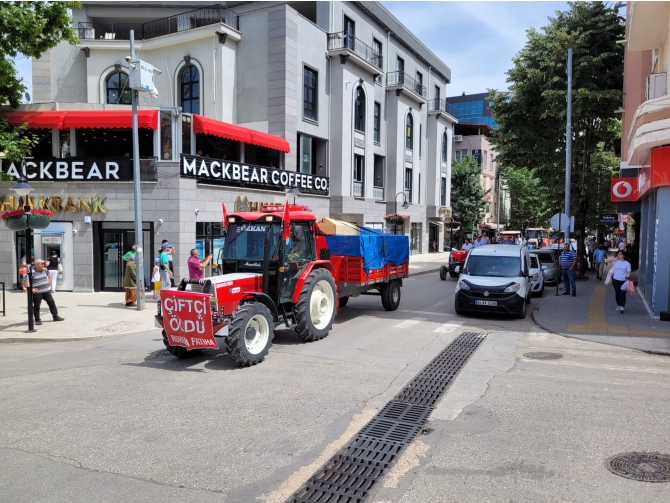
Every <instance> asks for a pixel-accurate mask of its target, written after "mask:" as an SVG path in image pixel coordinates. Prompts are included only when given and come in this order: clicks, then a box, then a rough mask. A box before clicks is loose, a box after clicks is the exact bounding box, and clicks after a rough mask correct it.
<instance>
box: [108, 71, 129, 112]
mask: <svg viewBox="0 0 670 503" xmlns="http://www.w3.org/2000/svg"><path fill="white" fill-rule="evenodd" d="M131 93H132V91H131V90H130V85H129V82H128V75H126V74H125V73H123V72H115V73H112V74H111V75H110V76H109V78H108V79H107V103H110V104H114V105H117V104H120V105H130V104H132V99H133V97H132V94H131Z"/></svg>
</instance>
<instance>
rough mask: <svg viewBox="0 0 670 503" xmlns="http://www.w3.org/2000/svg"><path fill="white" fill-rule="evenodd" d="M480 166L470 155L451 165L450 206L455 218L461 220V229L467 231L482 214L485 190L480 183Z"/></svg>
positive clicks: (473, 227)
mask: <svg viewBox="0 0 670 503" xmlns="http://www.w3.org/2000/svg"><path fill="white" fill-rule="evenodd" d="M481 172H482V168H481V166H480V165H479V163H478V162H477V160H476V159H475V158H474V157H472V156H470V155H469V156H467V157H466V158H465V159H462V160H461V161H455V160H454V161H453V162H452V165H451V207H452V214H453V217H454V219H455V220H458V221H459V222H461V229H463V232H464V233H469V232H471V231H472V230H473V229H475V227H476V225H477V224H478V223H479V222H480V220H481V219H482V217H483V216H484V206H485V205H486V201H484V196H485V195H486V193H487V191H485V190H484V189H483V188H482V186H481V183H480V181H479V180H480V175H481Z"/></svg>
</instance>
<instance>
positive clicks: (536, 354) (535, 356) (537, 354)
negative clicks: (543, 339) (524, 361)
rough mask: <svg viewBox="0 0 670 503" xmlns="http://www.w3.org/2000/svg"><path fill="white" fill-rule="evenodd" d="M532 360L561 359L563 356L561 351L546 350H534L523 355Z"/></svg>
mask: <svg viewBox="0 0 670 503" xmlns="http://www.w3.org/2000/svg"><path fill="white" fill-rule="evenodd" d="M523 356H524V357H526V358H530V359H531V360H560V359H561V358H563V355H562V354H561V353H546V352H544V351H533V352H532V353H524V355H523Z"/></svg>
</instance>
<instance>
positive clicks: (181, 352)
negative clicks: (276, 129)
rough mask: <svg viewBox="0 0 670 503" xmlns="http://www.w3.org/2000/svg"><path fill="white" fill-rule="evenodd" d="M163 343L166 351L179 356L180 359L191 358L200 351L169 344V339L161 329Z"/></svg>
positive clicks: (200, 351) (200, 350)
mask: <svg viewBox="0 0 670 503" xmlns="http://www.w3.org/2000/svg"><path fill="white" fill-rule="evenodd" d="M163 344H165V347H166V348H167V350H168V352H169V353H170V354H172V355H174V356H176V357H177V358H180V359H182V360H185V359H186V358H192V357H194V356H198V355H199V354H200V353H202V349H191V350H188V349H186V348H183V347H181V346H173V345H171V344H170V341H169V340H168V337H167V334H166V333H165V330H163Z"/></svg>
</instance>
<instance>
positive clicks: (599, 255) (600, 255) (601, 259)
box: [593, 243, 607, 279]
mask: <svg viewBox="0 0 670 503" xmlns="http://www.w3.org/2000/svg"><path fill="white" fill-rule="evenodd" d="M593 256H594V257H595V261H596V278H597V279H603V270H604V269H605V260H606V259H607V252H606V251H605V245H604V244H602V243H600V246H598V249H597V250H596V251H595V252H593Z"/></svg>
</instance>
